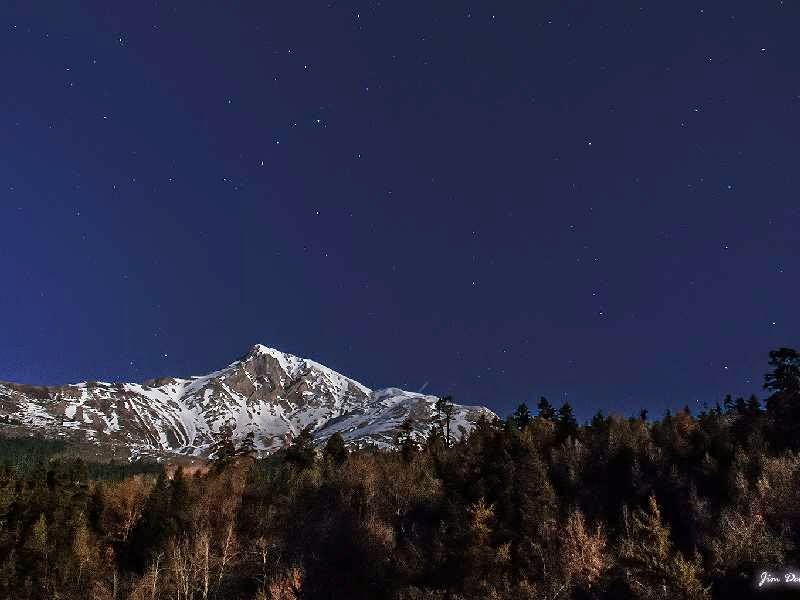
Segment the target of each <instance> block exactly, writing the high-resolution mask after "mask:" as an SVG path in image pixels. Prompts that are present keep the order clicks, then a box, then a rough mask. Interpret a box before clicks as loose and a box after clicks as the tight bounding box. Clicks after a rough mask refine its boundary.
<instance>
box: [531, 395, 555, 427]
mask: <svg viewBox="0 0 800 600" xmlns="http://www.w3.org/2000/svg"><path fill="white" fill-rule="evenodd" d="M536 406H537V408H538V409H539V416H540V417H542V418H543V419H547V420H548V421H555V420H556V410H555V409H554V408H553V405H552V404H550V401H549V400H548V399H547V398H545V397H544V396H542V397H541V398H539V403H538V404H537V405H536Z"/></svg>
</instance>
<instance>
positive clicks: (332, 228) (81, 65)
mask: <svg viewBox="0 0 800 600" xmlns="http://www.w3.org/2000/svg"><path fill="white" fill-rule="evenodd" d="M798 17H800V6H799V5H798V4H797V3H790V2H786V3H784V2H776V1H774V0H765V1H763V2H740V1H736V0H726V1H720V2H707V3H694V2H686V3H667V2H664V3H654V2H646V3H644V2H628V1H621V2H609V3H606V2H603V3H597V2H555V1H545V2H515V3H497V2H471V3H468V4H463V3H460V2H416V1H410V0H406V1H403V2H392V1H388V0H384V1H382V2H369V1H364V2H361V3H351V2H338V1H334V2H327V3H326V2H308V1H302V0H298V1H293V2H280V3H278V2H254V1H243V2H236V3H222V2H188V1H186V2H157V3H153V2H125V3H122V2H110V1H108V0H103V1H97V2H81V3H75V2H63V3H54V2H49V3H6V4H5V5H4V6H3V8H2V9H0V27H2V29H1V31H2V35H0V52H1V53H2V61H1V62H0V77H1V78H0V81H1V82H2V84H1V87H0V90H2V91H1V92H0V101H1V102H2V104H1V105H0V136H2V137H1V138H0V139H2V148H3V156H2V160H0V227H1V229H0V275H2V284H1V285H0V314H1V315H2V318H1V319H0V324H1V325H0V380H11V381H24V382H29V383H64V382H73V381H82V380H86V379H99V380H104V381H141V380H144V379H146V378H149V377H154V376H159V375H165V374H168V375H183V376H186V375H191V374H200V373H205V372H209V371H212V370H215V369H218V368H221V367H223V366H224V365H227V364H228V363H230V362H231V361H233V360H235V359H236V358H237V357H239V356H240V355H242V354H244V353H245V352H246V351H247V350H248V348H249V347H250V346H251V345H252V344H254V343H257V342H258V343H263V344H266V345H269V346H273V347H276V348H280V349H282V350H284V351H287V352H291V353H294V354H298V355H300V356H306V357H309V358H314V359H315V360H318V361H319V362H322V363H324V364H326V365H328V366H330V367H331V368H334V369H336V370H338V371H340V372H342V373H344V374H346V375H348V376H351V377H353V378H355V379H357V380H359V381H361V382H363V383H364V384H366V385H368V386H371V387H386V386H398V387H404V388H406V389H410V390H412V391H417V390H421V389H423V390H425V391H426V392H429V393H435V394H445V393H449V394H453V395H454V397H455V400H456V401H457V402H460V403H464V404H484V405H487V406H489V407H490V408H492V409H494V410H495V411H497V412H498V413H500V414H507V413H508V412H510V411H511V410H512V409H513V408H514V407H515V406H516V405H517V404H518V403H519V402H522V401H527V402H528V403H529V404H531V405H533V404H535V402H536V399H537V398H538V397H539V396H540V395H546V396H547V397H548V398H550V399H551V401H553V403H555V404H560V403H561V402H562V401H564V400H568V401H569V402H570V403H572V405H573V406H574V407H575V408H576V412H577V414H578V416H579V418H581V419H586V418H589V417H590V416H591V415H592V414H593V413H594V412H596V410H598V409H602V410H603V411H605V412H609V411H611V412H618V413H623V414H633V413H638V411H639V409H640V408H641V407H647V408H649V409H650V411H651V413H661V412H663V410H664V409H665V408H667V407H671V408H679V407H682V406H684V405H685V404H689V405H690V406H697V405H698V403H702V402H708V403H713V402H715V401H716V400H718V399H720V398H721V397H722V396H723V395H724V394H725V393H732V394H734V395H739V394H742V395H743V394H749V393H752V392H760V388H761V379H762V375H763V373H764V371H765V370H766V355H767V352H768V351H769V350H770V349H772V348H774V347H778V346H781V345H790V346H791V345H797V343H798V341H799V340H798V331H799V330H800V311H798V303H797V297H798V292H800V277H799V276H800V268H798V264H797V262H798V261H797V257H798V256H799V255H800V202H798V188H799V187H800V168H798V165H800V162H798V158H800V156H799V153H798V148H799V144H800V78H798V73H800V70H799V69H798V59H799V58H800V36H798V35H797V24H798Z"/></svg>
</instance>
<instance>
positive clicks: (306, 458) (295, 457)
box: [286, 425, 314, 469]
mask: <svg viewBox="0 0 800 600" xmlns="http://www.w3.org/2000/svg"><path fill="white" fill-rule="evenodd" d="M286 460H287V461H288V462H290V463H291V464H293V465H295V466H297V467H299V468H300V469H306V468H308V467H310V466H312V465H313V464H314V437H313V436H312V435H311V425H306V426H305V427H303V429H302V430H301V431H300V433H299V434H298V435H297V437H296V438H294V440H292V445H291V446H289V447H288V448H287V449H286Z"/></svg>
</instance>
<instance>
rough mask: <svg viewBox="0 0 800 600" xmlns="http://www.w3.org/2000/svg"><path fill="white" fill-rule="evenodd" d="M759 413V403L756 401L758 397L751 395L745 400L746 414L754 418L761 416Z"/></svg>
mask: <svg viewBox="0 0 800 600" xmlns="http://www.w3.org/2000/svg"><path fill="white" fill-rule="evenodd" d="M761 412H762V410H761V401H760V400H759V399H758V396H756V395H755V394H752V395H751V396H750V398H748V399H747V414H748V415H750V416H751V417H754V416H758V415H759V414H761Z"/></svg>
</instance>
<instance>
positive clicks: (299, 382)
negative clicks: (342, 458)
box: [0, 345, 494, 456]
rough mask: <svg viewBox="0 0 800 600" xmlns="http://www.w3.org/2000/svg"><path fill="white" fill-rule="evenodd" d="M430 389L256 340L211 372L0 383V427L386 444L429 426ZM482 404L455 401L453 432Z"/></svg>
mask: <svg viewBox="0 0 800 600" xmlns="http://www.w3.org/2000/svg"><path fill="white" fill-rule="evenodd" d="M435 403H436V397H435V396H425V395H421V394H414V393H411V392H405V391H403V390H399V389H396V388H388V389H384V390H377V391H372V390H370V389H368V388H367V387H365V386H363V385H361V384H360V383H358V382H357V381H354V380H352V379H349V378H348V377H345V376H343V375H341V374H339V373H337V372H335V371H333V370H331V369H329V368H327V367H325V366H324V365H321V364H319V363H317V362H314V361H312V360H308V359H304V358H299V357H297V356H293V355H291V354H286V353H284V352H281V351H279V350H275V349H274V348H268V347H266V346H262V345H256V346H253V347H252V348H251V350H250V352H249V353H248V354H247V355H246V356H244V357H243V358H242V359H240V360H237V361H236V362H234V363H231V364H230V365H228V366H227V367H226V368H224V369H221V370H219V371H215V372H214V373H210V374H208V375H203V376H199V377H192V378H189V379H179V378H161V379H158V380H150V381H147V382H144V383H106V382H84V383H78V384H74V385H64V386H51V387H38V386H28V385H20V384H13V383H0V427H3V425H2V423H8V424H9V425H8V426H9V427H16V428H23V429H25V430H27V431H35V432H37V433H42V434H45V435H50V436H55V437H61V438H65V439H74V440H78V441H83V442H90V443H93V444H96V445H104V444H111V445H113V446H114V447H115V448H123V449H127V450H128V451H129V452H130V454H131V455H134V456H135V455H140V454H153V453H177V454H189V455H204V454H207V453H208V450H209V446H210V444H211V443H212V441H213V436H214V434H215V433H217V432H219V430H220V429H221V428H226V427H227V428H230V429H232V430H233V432H234V437H235V438H237V439H241V438H243V437H244V436H245V435H247V434H248V433H250V432H252V433H253V434H254V437H255V441H256V447H257V448H258V449H259V450H261V451H270V450H275V449H277V448H280V447H281V446H282V445H284V444H286V443H287V442H288V441H289V440H290V439H291V438H292V436H294V435H296V434H297V433H299V431H300V430H301V429H303V428H304V427H306V426H309V425H310V426H311V427H312V429H313V431H314V432H315V438H316V439H317V440H318V441H323V440H325V439H327V438H328V437H330V436H331V435H333V434H334V433H336V432H341V433H342V435H343V436H344V437H345V440H346V441H347V442H348V443H349V444H351V445H356V446H364V445H369V444H371V445H377V446H380V447H392V446H393V445H394V444H395V440H396V436H397V428H398V427H399V425H400V424H401V423H403V421H404V420H405V419H406V418H407V417H411V419H412V421H413V424H414V433H413V434H414V435H415V436H417V437H424V436H426V435H427V434H428V432H429V431H430V429H431V427H433V426H434V423H433V421H434V413H435V410H434V406H435ZM482 414H483V415H487V416H489V417H493V416H494V414H493V413H492V412H491V411H489V410H488V409H486V408H483V407H464V406H458V407H457V410H456V412H455V416H454V421H453V423H451V435H453V436H454V437H458V436H459V435H461V432H462V431H468V430H470V429H471V428H472V427H473V426H474V423H475V421H476V420H477V419H478V418H479V417H480V415H482Z"/></svg>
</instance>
